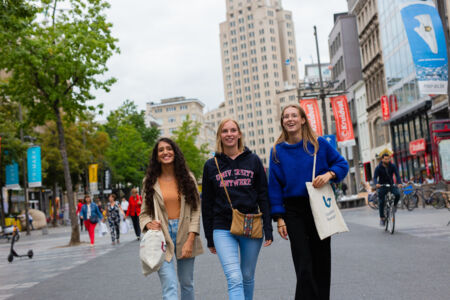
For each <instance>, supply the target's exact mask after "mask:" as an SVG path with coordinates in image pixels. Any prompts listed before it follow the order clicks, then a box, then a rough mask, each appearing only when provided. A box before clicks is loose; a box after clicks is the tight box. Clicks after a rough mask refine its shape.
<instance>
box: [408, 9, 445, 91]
mask: <svg viewBox="0 0 450 300" xmlns="http://www.w3.org/2000/svg"><path fill="white" fill-rule="evenodd" d="M400 8H401V15H402V19H403V25H404V26H405V30H406V35H407V36H408V41H409V47H410V49H411V54H412V57H413V61H414V65H415V67H416V77H417V81H418V83H419V91H420V93H421V94H425V95H426V94H447V84H448V67H447V64H448V58H447V46H446V44H445V36H444V29H443V27H442V22H441V18H440V17H439V13H438V11H437V9H436V6H435V5H434V3H433V1H414V2H409V3H406V4H402V5H401V7H400Z"/></svg>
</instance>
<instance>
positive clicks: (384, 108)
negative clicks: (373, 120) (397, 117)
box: [380, 96, 390, 121]
mask: <svg viewBox="0 0 450 300" xmlns="http://www.w3.org/2000/svg"><path fill="white" fill-rule="evenodd" d="M380 101H381V114H382V115H383V120H385V121H387V120H389V118H390V110H389V102H388V97H387V96H381V99H380Z"/></svg>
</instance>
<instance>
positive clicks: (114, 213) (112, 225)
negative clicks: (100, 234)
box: [107, 194, 123, 245]
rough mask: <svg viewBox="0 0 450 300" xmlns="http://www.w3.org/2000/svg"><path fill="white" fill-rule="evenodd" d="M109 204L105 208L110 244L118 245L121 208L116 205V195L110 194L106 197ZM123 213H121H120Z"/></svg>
mask: <svg viewBox="0 0 450 300" xmlns="http://www.w3.org/2000/svg"><path fill="white" fill-rule="evenodd" d="M108 200H109V204H108V206H107V210H108V224H109V230H110V232H111V244H112V245H115V244H116V241H117V244H120V240H119V238H120V212H121V211H122V208H121V207H120V206H118V205H117V204H116V195H115V194H111V195H109V197H108ZM122 213H123V211H122Z"/></svg>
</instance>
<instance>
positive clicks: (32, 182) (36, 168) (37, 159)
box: [27, 146, 42, 187]
mask: <svg viewBox="0 0 450 300" xmlns="http://www.w3.org/2000/svg"><path fill="white" fill-rule="evenodd" d="M27 170H28V187H40V186H42V172H41V147H38V146H36V147H31V148H28V150H27Z"/></svg>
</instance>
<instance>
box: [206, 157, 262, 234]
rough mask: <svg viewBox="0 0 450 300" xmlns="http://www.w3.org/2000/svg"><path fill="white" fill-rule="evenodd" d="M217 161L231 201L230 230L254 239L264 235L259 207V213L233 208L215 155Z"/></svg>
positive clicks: (221, 178) (220, 174) (218, 169)
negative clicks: (244, 211)
mask: <svg viewBox="0 0 450 300" xmlns="http://www.w3.org/2000/svg"><path fill="white" fill-rule="evenodd" d="M214 161H215V162H216V166H217V171H219V176H220V180H221V182H222V185H223V188H224V189H225V194H226V195H227V199H228V202H229V203H230V206H231V210H232V212H233V215H232V221H231V228H230V232H231V234H234V235H239V236H244V237H248V238H252V239H260V238H262V237H263V232H262V213H261V211H260V210H259V207H258V213H257V214H243V213H241V212H240V211H239V210H237V209H235V208H233V204H231V200H230V196H229V195H228V190H227V187H226V185H225V182H224V181H223V177H222V173H221V172H220V168H219V164H218V163H217V158H215V157H214Z"/></svg>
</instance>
